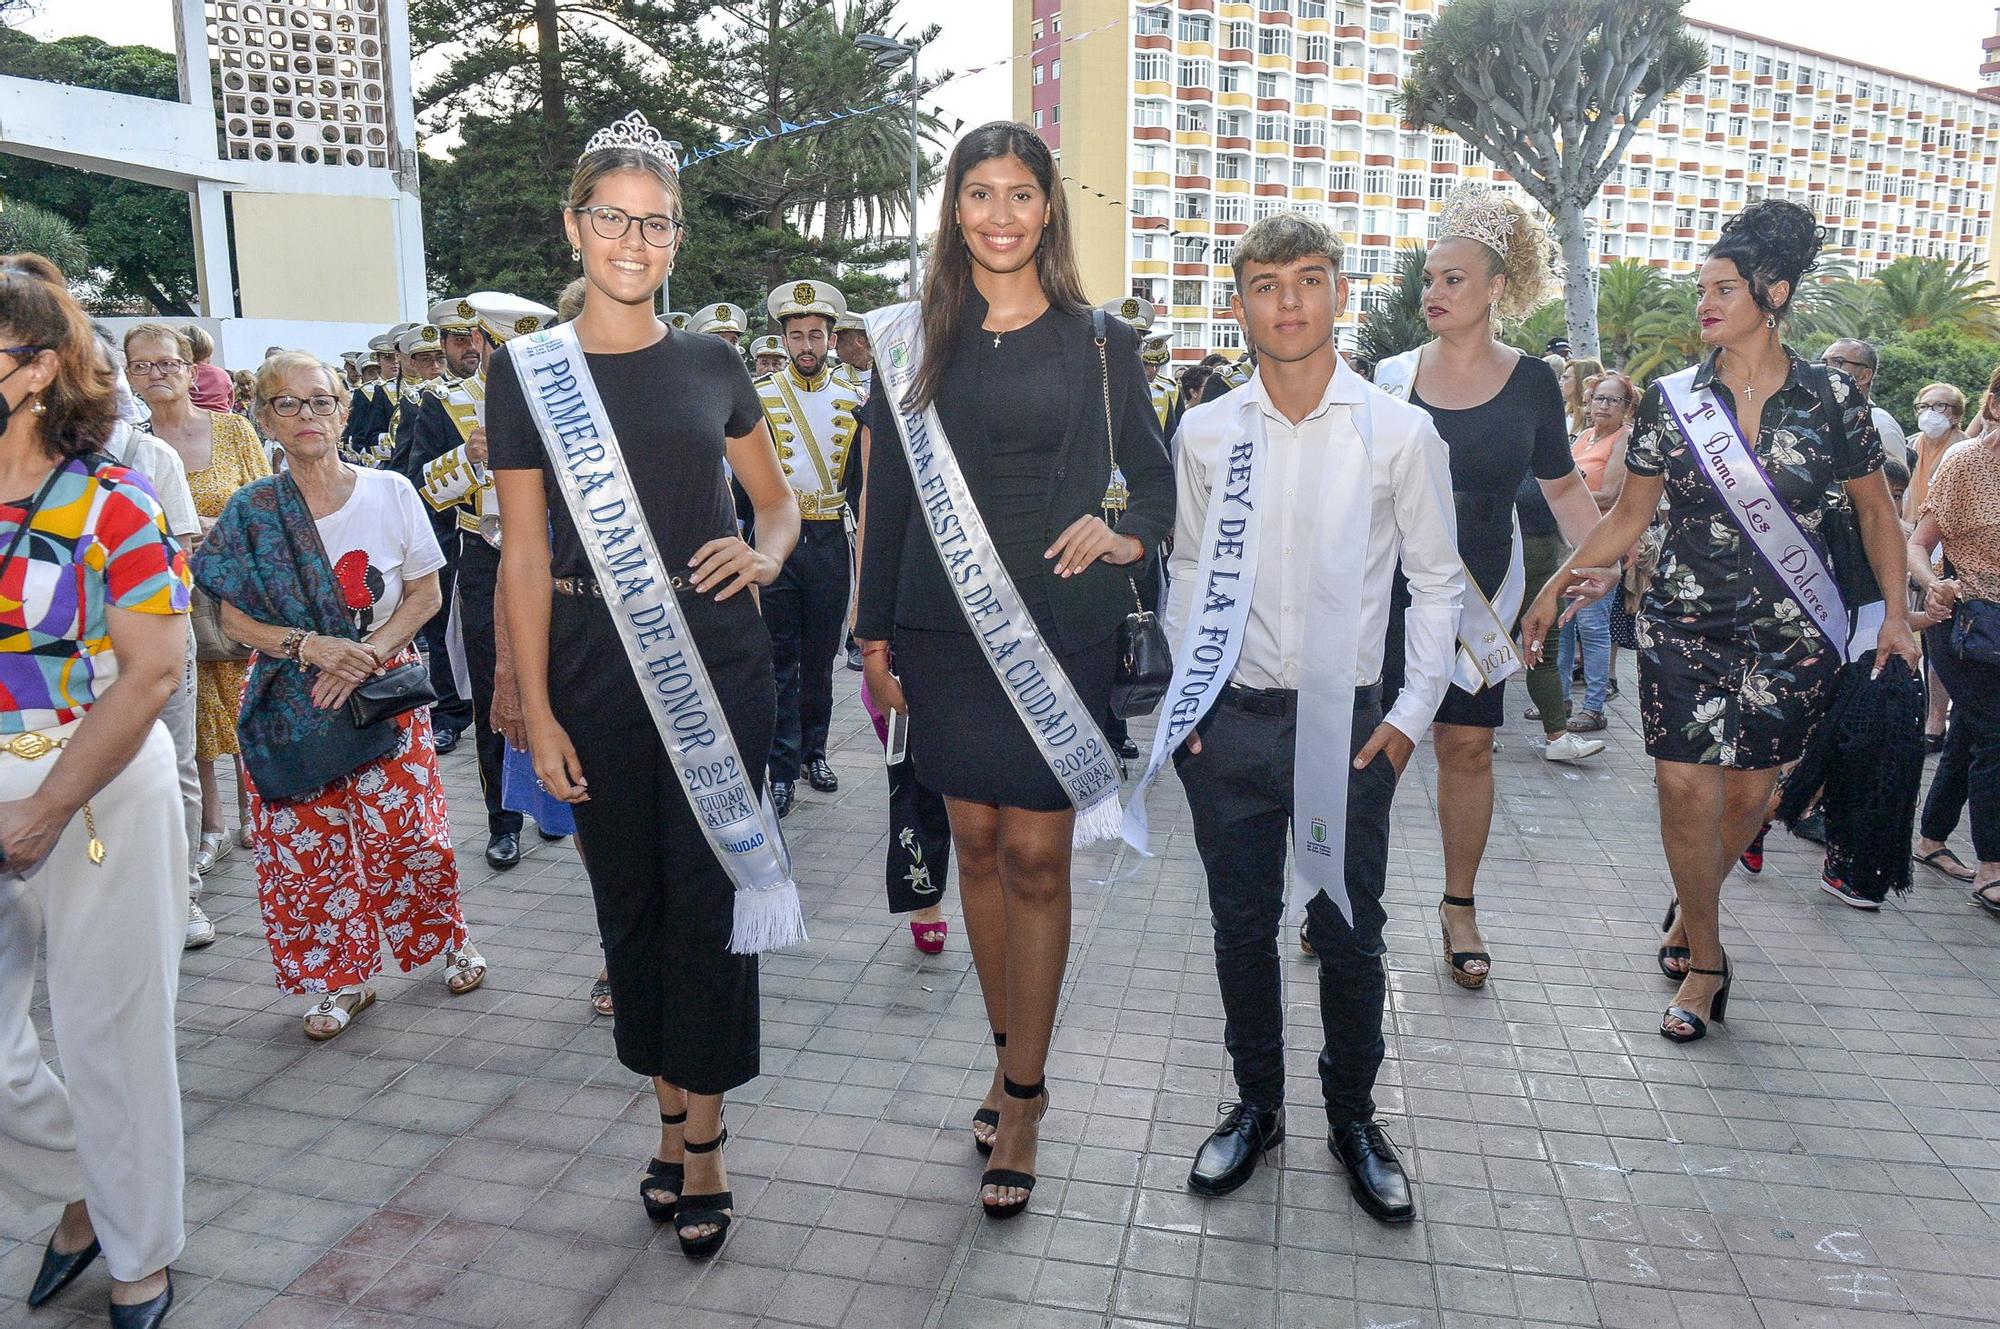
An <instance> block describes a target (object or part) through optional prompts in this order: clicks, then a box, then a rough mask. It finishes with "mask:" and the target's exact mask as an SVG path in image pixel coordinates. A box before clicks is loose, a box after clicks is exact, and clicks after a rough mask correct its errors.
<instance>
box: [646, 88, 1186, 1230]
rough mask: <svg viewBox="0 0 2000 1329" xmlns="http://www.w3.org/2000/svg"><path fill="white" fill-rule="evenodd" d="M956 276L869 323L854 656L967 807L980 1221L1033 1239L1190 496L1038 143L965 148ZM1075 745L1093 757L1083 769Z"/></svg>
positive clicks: (948, 232) (960, 149) (954, 230)
mask: <svg viewBox="0 0 2000 1329" xmlns="http://www.w3.org/2000/svg"><path fill="white" fill-rule="evenodd" d="M933 252H934V254H935V257H934V258H933V259H932V261H931V265H930V268H929V271H928V273H927V275H926V279H925V284H924V290H923V299H922V301H921V302H920V304H919V305H917V306H898V307H896V308H895V309H893V310H880V311H877V312H876V313H875V314H871V315H870V316H869V329H868V331H869V341H870V343H871V345H872V346H873V348H874V351H875V366H876V370H875V372H876V379H875V392H874V394H873V395H872V396H871V397H870V398H869V401H868V404H867V406H865V407H864V408H863V415H862V423H863V426H864V429H865V433H864V438H865V440H866V441H865V442H864V443H863V444H862V447H863V450H864V454H865V455H869V456H870V457H871V464H870V466H869V471H868V487H867V491H866V499H865V505H866V509H867V523H868V539H867V542H866V543H865V545H864V546H863V561H862V565H861V591H860V599H859V606H858V610H857V614H856V621H855V628H854V635H855V637H856V638H857V639H858V640H859V641H860V643H861V654H862V661H863V671H864V673H865V675H866V677H867V680H868V693H869V695H870V696H871V697H872V698H873V699H874V701H875V703H876V704H877V705H878V706H881V707H884V708H886V709H889V710H893V711H905V710H907V712H908V713H909V715H910V717H911V721H912V723H911V726H910V755H911V758H912V760H913V761H914V763H915V766H916V774H917V778H918V779H920V780H921V781H923V783H924V784H925V785H926V786H927V787H929V788H931V789H935V790H936V791H937V792H939V793H940V794H943V795H944V796H945V801H946V807H947V811H948V815H949V817H950V821H951V835H952V850H953V856H954V857H956V858H957V860H958V865H959V882H960V900H961V902H962V904H963V906H964V909H965V925H966V933H967V936H968V939H969V941H970V943H971V947H972V958H973V963H974V965H975V967H976V968H977V969H978V971H979V985H980V990H981V992H982V994H983V995H984V997H985V1002H986V1014H987V1018H988V1019H989V1020H990V1021H991V1024H992V1028H993V1041H994V1042H995V1044H996V1045H998V1047H999V1062H1000V1066H999V1074H998V1075H997V1076H996V1077H995V1078H996V1081H997V1082H996V1083H995V1084H994V1085H993V1086H992V1087H991V1088H990V1089H989V1090H988V1092H987V1095H986V1100H985V1102H984V1104H982V1106H981V1107H980V1109H979V1110H978V1112H976V1113H975V1114H974V1117H973V1121H974V1127H973V1129H974V1138H975V1142H976V1144H977V1147H978V1148H979V1150H980V1152H982V1153H986V1152H990V1153H991V1154H992V1158H993V1164H994V1166H993V1168H992V1169H991V1170H990V1171H988V1172H987V1173H986V1174H985V1176H984V1177H983V1178H982V1179H981V1193H980V1202H981V1204H982V1206H983V1208H984V1211H985V1213H986V1214H987V1215H988V1216H990V1217H994V1218H1009V1217H1012V1216H1014V1215H1016V1214H1018V1213H1020V1212H1021V1211H1022V1210H1023V1209H1024V1208H1026V1206H1027V1204H1028V1195H1029V1192H1030V1191H1031V1190H1033V1188H1034V1184H1035V1175H1034V1166H1035V1152H1036V1142H1037V1139H1038V1126H1039V1123H1040V1121H1041V1117H1042V1114H1043V1113H1044V1112H1045V1111H1047V1109H1048V1104H1049V1096H1048V1093H1047V1091H1046V1089H1045V1088H1044V1087H1043V1077H1042V1071H1043V1064H1044V1062H1045V1060H1046V1059H1047V1056H1048V1051H1049V1040H1050V1037H1051V1035H1052V1034H1053V1032H1054V1027H1055V1014H1056V1001H1057V998H1058V996H1059V995H1060V993H1061V990H1062V978H1063V967H1064V964H1065V962H1066V960H1067V958H1068V952H1069V932H1070V850H1071V845H1072V840H1073V838H1077V837H1078V833H1079V830H1078V828H1079V826H1081V835H1082V836H1083V837H1086V838H1090V839H1096V838H1108V837H1109V836H1111V835H1115V834H1117V826H1118V823H1117V816H1118V800H1117V791H1118V768H1117V764H1116V758H1115V756H1113V755H1112V754H1111V752H1110V750H1109V749H1108V747H1106V746H1105V740H1104V737H1103V735H1102V733H1101V732H1100V731H1099V730H1098V728H1097V725H1096V721H1095V718H1094V717H1097V716H1102V715H1105V714H1107V713H1108V712H1109V705H1110V697H1111V688H1112V681H1113V672H1114V668H1115V664H1116V650H1115V645H1116V643H1115V637H1116V634H1117V631H1118V627H1119V624H1120V623H1121V622H1122V621H1123V619H1124V617H1125V615H1126V614H1128V613H1130V612H1131V611H1132V608H1133V598H1134V595H1135V592H1134V590H1133V589H1132V585H1131V582H1130V580H1129V579H1128V572H1127V569H1129V568H1132V567H1134V566H1135V565H1137V564H1138V563H1139V562H1140V561H1141V560H1142V559H1144V558H1145V557H1146V556H1147V555H1148V554H1151V553H1154V552H1156V551H1157V550H1158V549H1159V548H1160V545H1161V542H1162V541H1164V540H1165V539H1166V537H1167V534H1168V532H1169V530H1170V529H1171V527H1172V522H1173V516H1174V480H1173V468H1172V466H1171V464H1170V463H1169V462H1168V461H1167V454H1166V448H1165V446H1164V445H1163V443H1162V442H1161V439H1160V423H1159V417H1158V416H1156V415H1155V414H1154V413H1153V407H1152V398H1151V395H1150V393H1149V392H1148V391H1147V389H1146V386H1145V384H1144V382H1143V381H1142V380H1141V378H1140V365H1139V346H1138V335H1137V334H1136V333H1134V332H1133V331H1132V330H1131V328H1129V327H1127V326H1126V325H1125V324H1124V323H1122V322H1121V321H1119V320H1117V319H1104V320H1102V330H1101V332H1100V331H1097V330H1096V329H1095V328H1094V326H1093V324H1094V320H1093V319H1092V316H1091V311H1090V305H1089V303H1088V302H1087V301H1085V299H1084V297H1083V286H1082V282H1081V281H1080V279H1079V278H1078V276H1077V269H1076V252H1075V249H1074V247H1073V245H1072V242H1071V237H1070V221H1069V213H1068V208H1067V205H1066V204H1065V202H1064V196H1063V190H1062V186H1061V184H1060V183H1059V182H1058V180H1057V178H1056V169H1055V163H1054V161H1053V159H1052V158H1051V157H1050V155H1049V149H1048V146H1047V145H1046V144H1045V143H1043V142H1042V140H1041V139H1040V137H1038V136H1037V135H1036V134H1035V132H1034V131H1033V130H1031V129H1029V128H1028V127H1027V126H1025V125H1021V124H1014V123H1009V122H1004V121H1002V122H995V123H993V124H988V125H983V126H981V127H980V128H978V129H975V130H973V131H972V132H971V133H970V134H967V135H966V136H965V137H964V138H963V139H960V140H959V142H958V146H957V147H956V148H954V149H953V150H952V154H951V160H950V162H949V163H948V165H947V167H946V187H945V191H944V198H943V203H942V207H941V213H940V217H939V221H938V229H937V237H936V243H935V248H934V251H933ZM1101 317H1102V316H1100V318H1101ZM919 322H920V323H921V327H920V328H919V327H918V326H917V325H918V324H919ZM926 408H929V410H928V412H927V411H926ZM947 440H948V444H947ZM926 445H928V450H926ZM1113 453H1115V454H1116V462H1115V465H1114V462H1113ZM920 454H921V456H922V457H923V458H924V460H922V461H919V460H918V457H919V455H920ZM913 463H915V464H918V465H920V466H922V467H924V469H925V475H926V479H925V481H924V485H923V489H922V492H921V493H919V492H918V490H917V489H916V487H915V485H914V483H913V480H912V474H911V465H912V464H913ZM960 465H962V467H963V472H962V477H960V476H959V473H958V471H957V467H958V466H960ZM947 472H948V473H949V474H950V475H951V476H952V477H955V478H961V479H962V483H963V486H964V494H963V496H961V495H960V494H958V493H955V492H953V491H952V485H951V483H950V481H949V479H947V478H946V473H947ZM1121 473H1122V476H1123V479H1124V484H1123V485H1114V477H1115V476H1118V475H1120V474H1121ZM1128 491H1129V492H1128ZM961 497H963V500H964V509H963V510H961V509H960V503H961ZM1100 513H1102V514H1104V515H1100ZM1107 518H1108V519H1109V520H1108V521H1107ZM975 528H976V529H975ZM947 560H949V564H950V568H951V572H950V574H949V575H947V572H946V561H947ZM973 587H976V588H977V595H976V596H975V595H974V594H973V593H972V590H971V589H970V588H973ZM975 621H976V623H977V625H978V627H979V632H978V634H977V635H975V633H974V631H973V623H974V622H975ZM892 640H893V643H894V650H895V672H893V673H892V672H891V671H890V667H889V651H890V648H891V641H892ZM996 643H998V644H996ZM1022 680H1032V684H1031V686H1029V687H1026V688H1024V687H1022V686H1021V681H1022ZM906 692H907V695H908V701H907V703H906V702H905V700H904V697H905V694H906ZM1058 717H1061V718H1062V720H1063V723H1061V724H1060V726H1059V727H1058V728H1053V729H1052V728H1049V727H1048V726H1049V725H1050V724H1051V723H1052V722H1054V721H1055V720H1056V719H1057V718H1058ZM1058 734H1068V735H1073V736H1074V747H1073V748H1068V749H1067V750H1066V751H1064V752H1062V753H1061V754H1060V755H1056V754H1053V753H1052V751H1051V745H1052V744H1056V736H1057V735H1058ZM1059 772H1060V773H1059ZM1079 813H1081V816H1080V815H1079ZM1107 814H1108V824H1106V822H1107ZM620 1010H621V1012H622V1010H623V1008H622V1007H621V1008H620ZM620 1018H621V1019H622V1018H623V1016H622V1014H621V1016H620Z"/></svg>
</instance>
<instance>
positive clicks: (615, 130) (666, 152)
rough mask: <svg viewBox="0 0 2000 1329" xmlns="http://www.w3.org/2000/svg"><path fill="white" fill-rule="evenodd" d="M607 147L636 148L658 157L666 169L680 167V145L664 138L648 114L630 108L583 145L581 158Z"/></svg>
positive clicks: (671, 169) (677, 170)
mask: <svg viewBox="0 0 2000 1329" xmlns="http://www.w3.org/2000/svg"><path fill="white" fill-rule="evenodd" d="M606 148H637V149H638V150H639V151H641V152H643V153H646V154H647V155H649V156H653V157H657V158H659V159H660V160H661V161H663V162H665V163H666V164H667V169H668V170H670V171H672V172H674V173H675V174H677V175H678V174H679V173H680V169H681V145H680V144H678V143H676V142H674V141H673V140H672V139H670V138H666V137H663V136H662V135H661V133H660V131H659V130H657V129H655V128H653V127H652V126H651V125H649V124H647V123H646V117H645V116H643V115H641V114H639V113H638V112H637V111H628V112H626V114H625V118H624V119H623V120H614V121H612V122H611V123H610V124H608V125H606V126H605V127H604V128H602V129H600V130H598V131H597V132H596V133H595V134H592V135H591V136H590V142H588V143H586V144H584V145H583V155H582V156H580V157H578V158H577V160H578V161H582V160H583V158H584V157H588V156H589V155H590V154H591V153H593V152H602V151H604V150H605V149H606Z"/></svg>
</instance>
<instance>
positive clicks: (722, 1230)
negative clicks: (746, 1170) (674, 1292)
mask: <svg viewBox="0 0 2000 1329" xmlns="http://www.w3.org/2000/svg"><path fill="white" fill-rule="evenodd" d="M728 1143H729V1128H728V1127H726V1126H725V1127H723V1130H722V1134H720V1135H718V1136H716V1137H715V1138H714V1139H713V1140H710V1141H708V1142H707V1143H706V1144H696V1143H695V1142H694V1141H693V1140H689V1141H688V1143H687V1151H688V1152H689V1153H691V1154H712V1153H714V1152H715V1151H716V1150H718V1149H720V1148H722V1146H723V1145H725V1144H728ZM735 1205H736V1197H735V1196H734V1195H732V1194H730V1193H729V1192H728V1191H711V1192H710V1193H708V1194H707V1195H683V1196H681V1200H680V1204H679V1205H678V1206H676V1207H675V1210H674V1227H675V1229H676V1231H675V1233H674V1236H675V1237H676V1238H677V1239H678V1240H679V1241H680V1243H681V1254H682V1255H685V1256H687V1257H688V1258H689V1259H690V1260H706V1259H708V1258H709V1257H710V1256H712V1255H714V1254H715V1253H716V1252H717V1251H719V1250H721V1249H722V1243H723V1242H724V1241H726V1240H728V1238H729V1224H730V1222H731V1220H733V1219H734V1218H735V1217H736V1214H735V1212H734V1210H735ZM709 1226H713V1227H714V1228H715V1231H713V1232H711V1233H709V1234H708V1235H707V1236H703V1237H687V1236H684V1235H682V1233H681V1232H680V1231H679V1230H678V1229H681V1228H690V1227H709Z"/></svg>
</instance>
